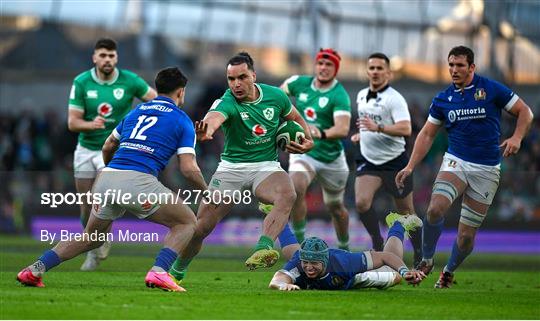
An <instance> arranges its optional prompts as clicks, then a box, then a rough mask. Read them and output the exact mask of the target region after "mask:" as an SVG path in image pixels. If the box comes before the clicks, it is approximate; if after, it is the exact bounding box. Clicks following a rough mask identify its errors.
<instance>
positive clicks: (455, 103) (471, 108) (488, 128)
mask: <svg viewBox="0 0 540 321" xmlns="http://www.w3.org/2000/svg"><path fill="white" fill-rule="evenodd" d="M518 99H519V97H518V96H517V95H516V94H514V92H512V91H511V90H510V89H509V88H507V87H506V86H504V85H502V84H500V83H498V82H496V81H493V80H490V79H488V78H486V77H482V76H479V75H474V78H473V81H472V82H471V84H470V85H469V86H467V87H465V89H464V90H463V92H462V91H461V90H460V89H458V88H457V87H456V86H455V85H454V84H452V85H450V87H448V88H447V89H446V90H444V91H442V92H440V93H439V94H438V95H437V96H436V97H435V98H434V99H433V101H432V103H431V106H430V108H429V118H428V121H430V122H431V123H433V124H435V125H441V124H442V123H443V122H444V126H445V128H446V130H447V132H448V153H450V154H452V155H454V156H456V157H459V158H460V159H462V160H465V161H468V162H472V163H476V164H481V165H489V166H495V165H498V164H499V163H500V162H501V150H500V148H499V144H500V142H499V139H500V136H501V130H500V119H501V110H502V109H503V108H504V109H505V110H507V111H508V110H510V109H511V108H512V106H514V104H515V102H516V101H517V100H518Z"/></svg>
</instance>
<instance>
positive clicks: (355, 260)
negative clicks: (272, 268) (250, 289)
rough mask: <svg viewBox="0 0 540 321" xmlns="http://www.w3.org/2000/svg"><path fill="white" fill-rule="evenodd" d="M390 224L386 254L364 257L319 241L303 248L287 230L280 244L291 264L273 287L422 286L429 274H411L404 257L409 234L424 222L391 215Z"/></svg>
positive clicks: (313, 240)
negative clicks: (404, 247)
mask: <svg viewBox="0 0 540 321" xmlns="http://www.w3.org/2000/svg"><path fill="white" fill-rule="evenodd" d="M386 222H387V223H388V225H389V227H390V230H389V231H388V237H387V240H386V244H385V246H384V250H383V251H382V252H375V251H366V252H362V253H352V252H349V251H345V250H338V249H329V248H328V245H327V244H326V242H324V241H323V240H322V239H320V238H318V237H310V238H307V239H306V240H305V241H304V242H302V244H301V245H299V244H298V242H296V238H295V237H294V235H293V234H292V232H291V230H290V229H289V226H288V225H287V226H285V229H284V230H283V232H282V233H281V234H280V235H279V241H280V243H281V246H282V252H283V256H285V257H287V258H289V261H288V262H287V263H286V264H285V266H284V267H283V269H281V270H279V271H277V272H276V273H275V274H274V277H273V278H272V281H270V284H269V287H270V288H271V289H276V290H281V291H294V290H300V289H307V290H310V289H314V290H348V289H355V288H378V289H387V288H389V287H392V286H394V285H396V284H399V283H400V282H401V279H402V278H403V279H405V280H406V281H407V282H408V283H409V284H413V285H416V284H419V283H420V282H422V280H423V279H424V278H425V277H426V276H425V274H424V273H423V272H421V271H415V270H409V269H408V268H407V266H406V265H405V263H404V262H403V259H402V257H403V238H404V237H405V234H408V233H409V232H411V231H413V230H415V229H417V228H419V227H421V226H422V221H421V220H420V219H419V218H418V217H417V216H412V215H405V216H402V215H399V214H396V213H391V214H389V215H388V216H387V218H386Z"/></svg>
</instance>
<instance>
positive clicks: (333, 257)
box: [280, 249, 373, 290]
mask: <svg viewBox="0 0 540 321" xmlns="http://www.w3.org/2000/svg"><path fill="white" fill-rule="evenodd" d="M329 251H330V253H329V255H330V259H329V261H328V266H327V267H326V272H325V274H324V275H323V276H322V277H321V278H317V279H310V278H308V277H307V275H306V273H305V272H304V270H303V269H302V264H301V263H300V262H301V260H300V251H296V253H294V255H293V257H292V258H291V259H290V260H289V262H287V263H286V264H285V266H284V267H283V269H281V270H280V272H283V273H285V274H287V275H288V276H289V277H291V278H292V279H293V283H294V284H296V285H298V286H299V287H300V288H301V289H314V290H347V289H350V288H352V287H353V285H354V278H355V276H356V274H358V273H362V272H365V271H367V270H368V269H371V268H372V266H373V264H372V262H371V259H369V260H368V258H367V257H366V255H365V254H364V253H352V252H349V251H345V250H338V249H329Z"/></svg>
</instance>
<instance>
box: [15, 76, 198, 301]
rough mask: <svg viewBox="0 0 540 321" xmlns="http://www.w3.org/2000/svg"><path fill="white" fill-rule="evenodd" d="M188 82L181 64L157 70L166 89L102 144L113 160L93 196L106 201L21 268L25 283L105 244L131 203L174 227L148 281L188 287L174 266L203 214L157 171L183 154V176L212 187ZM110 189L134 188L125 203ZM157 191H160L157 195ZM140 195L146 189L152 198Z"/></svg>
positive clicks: (138, 212) (160, 87)
mask: <svg viewBox="0 0 540 321" xmlns="http://www.w3.org/2000/svg"><path fill="white" fill-rule="evenodd" d="M186 83H187V78H186V77H185V76H184V75H183V74H182V72H181V71H180V70H179V69H178V68H175V67H171V68H166V69H163V70H161V71H160V72H159V73H158V74H157V76H156V79H155V85H156V89H157V91H158V94H159V96H158V97H156V98H155V99H154V100H152V101H150V102H147V103H144V104H140V105H138V106H137V107H136V108H135V109H134V110H133V111H131V112H130V113H129V114H128V115H127V116H126V117H125V118H124V119H123V120H122V121H121V122H120V124H119V125H118V126H117V127H116V128H115V129H114V130H113V132H112V134H111V135H110V136H109V137H108V138H107V140H106V142H105V144H104V146H103V149H102V153H103V160H104V163H105V164H106V165H107V167H105V168H104V169H103V171H102V172H101V173H100V174H99V176H98V178H97V180H96V183H95V184H94V187H93V193H94V195H101V198H102V202H101V203H100V204H94V206H93V207H92V212H91V215H90V218H89V220H88V224H87V225H86V228H85V230H84V234H83V235H82V236H83V239H82V240H71V241H61V242H59V243H58V244H56V246H55V247H54V248H53V249H52V250H48V251H45V252H44V253H43V255H42V256H41V257H40V258H39V259H38V260H37V261H36V262H34V263H33V264H32V265H30V266H28V267H26V268H24V269H23V270H22V271H21V272H19V273H18V275H17V280H18V281H19V282H20V283H22V284H24V285H28V286H36V287H43V286H44V284H43V282H42V275H43V274H44V273H45V272H46V271H48V270H50V269H51V268H53V267H55V266H57V265H58V264H60V263H61V262H63V261H66V260H69V259H71V258H73V257H75V256H77V255H79V254H81V253H84V252H87V251H90V250H92V249H95V248H97V247H99V246H101V244H103V237H102V236H103V235H104V234H106V233H107V232H109V230H110V228H111V225H112V222H113V221H114V220H116V219H118V218H120V217H121V216H123V215H124V213H125V211H126V210H127V211H129V212H131V213H133V214H134V215H135V216H137V217H138V218H140V219H146V220H148V221H152V222H155V223H158V224H161V225H164V226H166V227H168V228H169V232H168V233H167V235H166V236H165V238H164V247H163V248H162V249H161V251H160V252H159V254H158V256H157V257H156V260H155V263H154V265H153V266H152V268H151V269H150V271H149V272H148V273H147V275H146V278H145V282H146V285H147V286H148V287H152V288H154V287H155V288H160V289H163V290H166V291H175V292H179V291H185V290H184V289H183V288H182V287H180V286H178V285H177V284H176V283H175V282H174V280H173V279H172V277H171V276H170V275H169V273H168V271H169V268H170V267H171V264H172V263H173V262H174V260H175V259H176V258H177V256H178V253H179V252H180V251H182V250H183V249H184V248H185V246H186V244H187V243H188V241H189V240H190V239H191V237H192V236H193V232H194V231H195V223H196V217H195V214H193V212H192V211H191V209H190V208H189V207H188V206H186V205H184V204H182V200H181V199H176V195H175V194H173V193H172V191H171V190H169V189H168V188H166V187H165V186H163V184H161V183H160V182H159V181H158V179H157V175H158V173H159V172H160V171H161V170H163V168H164V167H165V166H166V165H167V163H168V161H169V159H170V158H171V156H173V155H174V154H176V155H177V156H178V161H179V166H180V171H181V172H182V174H183V176H184V177H185V178H186V179H187V180H189V181H190V183H191V184H192V186H193V187H194V188H196V189H199V190H206V189H207V185H206V183H205V181H204V178H203V176H202V174H201V171H200V169H199V166H198V165H197V161H196V159H195V139H196V134H195V129H194V127H193V123H192V121H191V119H190V118H189V117H188V115H187V114H186V113H185V112H184V111H182V110H181V109H180V108H179V106H181V105H182V104H183V103H184V95H185V87H186ZM111 191H120V192H121V193H122V199H123V198H124V196H125V195H128V196H129V197H128V198H127V199H126V200H127V202H124V201H121V202H118V200H119V199H120V198H117V197H116V195H114V194H112V193H111ZM151 194H153V195H154V197H153V198H150V196H149V195H151ZM140 195H146V196H147V198H146V200H144V199H143V198H140V197H139V196H140ZM108 196H111V197H110V198H107V197H108ZM94 199H95V198H94ZM151 199H154V200H157V202H152V201H150V200H151Z"/></svg>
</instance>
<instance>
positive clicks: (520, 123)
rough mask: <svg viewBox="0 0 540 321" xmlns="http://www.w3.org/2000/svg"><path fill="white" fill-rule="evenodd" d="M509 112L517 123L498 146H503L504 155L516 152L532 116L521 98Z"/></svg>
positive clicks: (529, 126)
mask: <svg viewBox="0 0 540 321" xmlns="http://www.w3.org/2000/svg"><path fill="white" fill-rule="evenodd" d="M509 113H510V114H512V115H514V116H516V117H517V124H516V129H515V130H514V134H513V135H512V137H510V138H508V139H505V140H504V141H503V142H502V144H501V146H500V147H501V148H504V151H503V156H504V157H508V156H511V155H515V154H517V152H518V151H519V149H520V148H521V141H522V140H523V137H525V135H526V134H527V132H528V131H529V129H530V128H531V124H532V121H533V118H534V116H533V113H532V110H531V108H530V107H529V106H528V105H527V104H525V102H524V101H523V100H522V99H521V98H520V99H518V101H516V103H515V104H514V106H512V108H511V109H510V110H509Z"/></svg>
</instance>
